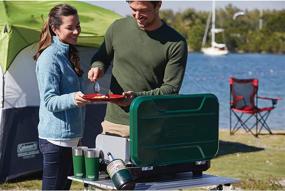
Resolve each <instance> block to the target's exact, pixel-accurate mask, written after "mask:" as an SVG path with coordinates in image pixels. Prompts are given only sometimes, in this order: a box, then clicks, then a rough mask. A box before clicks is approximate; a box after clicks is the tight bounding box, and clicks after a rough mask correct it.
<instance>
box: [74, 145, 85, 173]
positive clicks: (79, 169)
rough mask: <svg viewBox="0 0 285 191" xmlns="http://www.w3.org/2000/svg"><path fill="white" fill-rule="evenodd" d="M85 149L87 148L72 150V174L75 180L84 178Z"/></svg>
mask: <svg viewBox="0 0 285 191" xmlns="http://www.w3.org/2000/svg"><path fill="white" fill-rule="evenodd" d="M86 149H88V147H73V148H72V161H73V174H74V176H75V177H77V178H84V176H85V164H84V163H85V162H84V150H86Z"/></svg>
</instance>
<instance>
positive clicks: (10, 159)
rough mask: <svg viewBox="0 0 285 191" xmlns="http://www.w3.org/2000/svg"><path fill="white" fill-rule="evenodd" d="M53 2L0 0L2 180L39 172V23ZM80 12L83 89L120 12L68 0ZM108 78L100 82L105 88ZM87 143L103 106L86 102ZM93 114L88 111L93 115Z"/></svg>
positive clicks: (91, 139)
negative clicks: (96, 55) (108, 32)
mask: <svg viewBox="0 0 285 191" xmlns="http://www.w3.org/2000/svg"><path fill="white" fill-rule="evenodd" d="M59 3H65V2H57V1H0V73H1V74H2V77H0V98H1V107H0V182H3V181H5V180H9V179H13V178H15V177H18V176H21V175H25V174H28V173H31V172H36V171H39V170H41V168H42V164H41V162H42V161H41V160H42V158H41V154H40V153H39V150H38V143H37V140H38V138H37V136H38V135H37V123H38V107H39V93H38V87H37V82H36V76H35V61H34V60H33V59H32V56H33V55H34V54H35V50H36V48H37V42H38V41H39V35H40V31H41V27H42V25H43V23H44V21H45V20H46V18H47V15H48V12H49V10H50V9H51V8H52V7H53V6H55V5H56V4H59ZM66 3H68V4H70V5H72V6H74V7H75V8H76V9H77V10H78V13H79V17H80V24H81V28H82V32H81V34H80V36H79V40H78V46H77V48H78V50H79V53H80V60H81V65H82V67H83V70H84V72H85V73H84V79H85V87H86V91H88V90H87V89H88V88H89V89H90V86H92V84H90V83H89V81H88V79H87V72H88V69H89V67H90V66H89V64H90V59H91V57H92V55H93V54H94V53H95V51H96V48H98V46H99V45H100V44H101V43H102V41H103V37H104V34H105V32H106V29H107V28H108V26H109V25H110V24H111V23H112V22H113V21H114V20H116V19H118V18H120V16H119V15H118V14H116V13H114V12H112V11H110V10H106V9H104V8H100V7H97V6H93V5H91V4H88V3H85V2H76V1H68V2H66ZM108 83H109V78H108V76H106V78H104V79H102V81H101V84H102V85H101V86H103V87H105V89H106V88H108ZM86 114H87V116H86V128H85V134H88V136H86V138H85V139H84V141H85V144H86V145H88V146H94V143H95V137H96V135H97V134H98V133H99V131H100V128H101V127H100V122H101V121H102V119H103V117H104V114H105V105H88V106H87V112H86ZM91 114H92V115H91Z"/></svg>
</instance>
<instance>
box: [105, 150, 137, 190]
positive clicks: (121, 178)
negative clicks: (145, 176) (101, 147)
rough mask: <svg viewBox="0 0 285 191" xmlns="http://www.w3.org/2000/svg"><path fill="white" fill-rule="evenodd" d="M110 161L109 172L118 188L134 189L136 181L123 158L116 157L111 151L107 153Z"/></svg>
mask: <svg viewBox="0 0 285 191" xmlns="http://www.w3.org/2000/svg"><path fill="white" fill-rule="evenodd" d="M107 155H108V158H109V161H110V163H109V164H108V166H107V172H108V174H109V176H110V178H111V179H112V181H113V183H114V185H115V187H116V188H117V189H118V190H133V189H134V188H135V182H134V181H133V178H132V176H131V174H130V172H129V170H128V169H127V167H126V166H125V163H124V161H122V160H121V159H114V158H113V156H112V154H111V153H107Z"/></svg>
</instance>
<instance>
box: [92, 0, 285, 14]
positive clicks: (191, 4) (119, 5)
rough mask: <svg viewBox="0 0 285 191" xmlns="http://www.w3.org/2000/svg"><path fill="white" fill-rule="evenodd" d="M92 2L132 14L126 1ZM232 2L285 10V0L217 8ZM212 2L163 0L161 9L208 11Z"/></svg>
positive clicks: (250, 6) (220, 2)
mask: <svg viewBox="0 0 285 191" xmlns="http://www.w3.org/2000/svg"><path fill="white" fill-rule="evenodd" d="M88 2H89V3H91V4H94V5H98V6H101V7H104V8H106V9H110V10H112V11H115V12H117V13H119V14H120V15H122V16H125V15H128V14H130V10H129V7H128V4H127V3H126V1H123V0H115V1H103V0H98V1H88ZM230 3H231V4H232V5H233V6H235V7H238V8H240V9H241V10H246V9H247V10H252V9H276V10H280V9H284V10H285V0H283V1H281V0H279V1H269V0H268V1H248V0H240V1H230V0H228V1H221V0H217V1H216V8H223V7H225V6H226V5H228V4H230ZM211 5H212V2H211V1H206V0H200V1H198V0H188V1H187V0H184V1H179V0H172V1H170V0H163V3H162V7H161V9H162V10H163V9H172V10H173V11H174V12H177V11H183V10H185V9H187V8H194V9H196V10H203V11H208V10H210V9H211Z"/></svg>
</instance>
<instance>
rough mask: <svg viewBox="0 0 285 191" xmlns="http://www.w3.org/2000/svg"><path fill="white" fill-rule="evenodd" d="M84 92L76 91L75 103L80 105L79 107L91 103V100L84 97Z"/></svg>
mask: <svg viewBox="0 0 285 191" xmlns="http://www.w3.org/2000/svg"><path fill="white" fill-rule="evenodd" d="M83 95H84V94H83V93H82V92H80V91H79V92H75V94H74V100H75V104H76V105H77V106H78V107H82V106H85V105H86V104H87V103H89V102H90V101H88V100H86V99H83Z"/></svg>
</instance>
